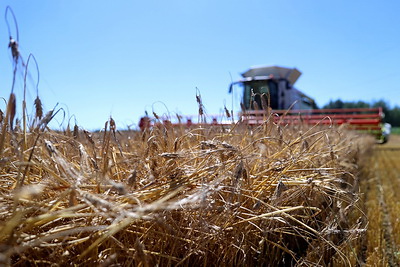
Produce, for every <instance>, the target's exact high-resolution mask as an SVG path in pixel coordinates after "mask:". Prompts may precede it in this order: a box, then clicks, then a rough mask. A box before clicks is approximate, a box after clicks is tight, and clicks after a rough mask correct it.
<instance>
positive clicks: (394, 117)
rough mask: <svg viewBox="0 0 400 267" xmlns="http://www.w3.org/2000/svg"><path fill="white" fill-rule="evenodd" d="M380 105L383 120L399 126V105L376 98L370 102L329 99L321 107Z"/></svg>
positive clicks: (372, 106) (367, 106)
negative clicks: (392, 105) (383, 116)
mask: <svg viewBox="0 0 400 267" xmlns="http://www.w3.org/2000/svg"><path fill="white" fill-rule="evenodd" d="M376 107H381V108H382V110H383V113H385V118H384V121H385V122H387V123H390V124H391V125H392V126H394V127H399V126H400V107H399V106H397V105H396V106H394V107H393V108H392V107H390V105H389V104H388V103H387V102H386V101H385V100H378V101H374V102H372V103H368V102H364V101H361V100H360V101H342V100H340V99H337V100H331V101H329V103H328V104H326V105H324V106H323V107H322V108H376Z"/></svg>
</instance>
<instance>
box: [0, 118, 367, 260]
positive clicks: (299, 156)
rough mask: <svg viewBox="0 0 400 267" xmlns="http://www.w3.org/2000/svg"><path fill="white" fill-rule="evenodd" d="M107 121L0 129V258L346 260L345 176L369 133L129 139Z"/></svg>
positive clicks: (231, 131)
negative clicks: (1, 140) (0, 140)
mask: <svg viewBox="0 0 400 267" xmlns="http://www.w3.org/2000/svg"><path fill="white" fill-rule="evenodd" d="M108 125H109V126H107V124H106V127H105V130H103V131H102V132H100V133H95V134H90V133H88V132H79V133H78V132H77V131H74V132H71V131H69V130H67V131H65V132H64V133H60V132H55V131H51V130H46V131H45V132H43V133H41V134H40V135H38V133H37V132H35V131H32V132H31V133H27V134H26V136H24V134H23V133H22V132H18V131H15V132H13V133H11V132H8V133H7V136H6V140H5V147H4V150H3V151H2V158H1V177H0V190H1V191H0V221H1V226H0V261H1V264H11V265H16V266H18V265H21V266H22V265H48V264H49V265H85V266H90V265H93V266H99V265H103V266H109V265H126V266H128V265H138V266H154V265H160V266H169V265H173V266H177V265H183V266H198V265H204V266H237V265H246V266H255V265H256V266H257V265H258V266H261V265H270V266H275V265H285V266H287V265H312V266H313V265H318V264H321V265H329V264H335V265H354V264H357V263H358V261H359V259H358V255H360V251H361V250H362V248H361V245H360V242H359V240H360V236H362V235H363V234H364V232H365V229H364V228H365V227H366V222H365V218H364V217H363V215H362V212H361V211H359V210H358V207H357V202H358V186H357V173H358V167H359V164H360V159H362V158H363V153H365V148H366V147H369V142H370V139H368V138H360V137H357V136H356V135H354V134H352V133H348V132H344V131H341V130H340V129H334V128H331V129H324V128H319V127H317V126H316V127H313V128H307V127H306V126H302V125H297V126H277V125H275V124H273V123H270V122H266V123H265V124H264V125H262V126H260V127H257V128H251V129H250V128H248V127H247V126H245V125H236V126H234V127H229V128H228V127H222V126H213V127H209V128H192V129H183V128H180V129H178V128H176V129H170V128H169V129H168V128H165V127H163V126H159V127H154V129H152V130H151V131H146V132H143V133H141V132H134V131H130V132H121V133H119V132H118V131H115V125H114V123H113V121H112V120H110V124H108ZM75 130H77V129H75ZM23 139H26V142H25V143H24V142H22V140H23ZM36 139H37V140H38V142H37V144H36V146H35V140H36ZM21 144H23V145H21ZM30 155H31V158H30ZM21 183H23V186H20V184H21Z"/></svg>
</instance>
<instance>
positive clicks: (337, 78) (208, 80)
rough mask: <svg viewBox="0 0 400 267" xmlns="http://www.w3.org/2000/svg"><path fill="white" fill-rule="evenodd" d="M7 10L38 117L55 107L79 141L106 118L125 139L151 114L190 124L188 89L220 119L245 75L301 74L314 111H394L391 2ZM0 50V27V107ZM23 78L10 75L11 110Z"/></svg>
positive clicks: (263, 1)
mask: <svg viewBox="0 0 400 267" xmlns="http://www.w3.org/2000/svg"><path fill="white" fill-rule="evenodd" d="M7 5H9V6H11V8H12V9H13V11H14V13H15V15H16V18H17V22H18V27H19V44H20V51H21V54H22V56H23V57H24V59H25V61H26V59H27V57H28V55H29V54H30V53H32V54H33V55H34V56H35V58H36V59H37V61H38V64H39V68H40V83H39V96H40V97H41V99H42V101H43V103H44V107H45V109H46V110H49V109H51V108H53V106H54V105H56V103H59V105H58V106H59V107H62V108H63V109H64V110H66V111H67V112H68V114H67V116H68V117H70V116H72V115H75V118H76V121H77V123H78V125H80V126H81V127H83V128H86V129H89V130H94V129H100V128H102V127H103V126H104V123H105V121H107V119H108V118H109V117H110V116H112V117H113V118H114V120H115V121H116V123H117V127H119V128H126V127H127V125H131V124H137V122H138V120H139V117H140V116H142V115H143V114H144V112H145V110H147V111H148V112H149V113H151V112H152V109H153V108H154V110H155V111H156V112H157V113H159V114H162V113H165V112H167V108H168V110H169V112H178V113H181V114H196V112H197V104H196V99H195V96H196V87H197V88H199V90H200V92H201V95H202V98H203V102H204V105H205V108H206V111H207V113H209V114H215V113H219V112H220V111H221V109H222V108H223V106H224V103H226V105H227V107H228V108H231V107H230V106H231V103H232V100H231V96H230V95H229V94H228V86H229V84H230V82H231V76H232V79H233V80H237V79H239V78H240V73H242V72H244V71H246V70H247V69H248V68H249V67H251V66H254V65H280V66H285V67H296V68H298V69H299V70H300V71H301V72H302V73H303V74H302V76H301V77H300V79H299V80H298V82H297V83H296V85H295V86H296V87H297V88H298V89H300V90H302V91H303V92H304V93H306V94H308V95H309V96H311V97H313V98H314V99H315V100H316V102H317V104H318V105H319V106H322V105H324V104H326V103H327V102H329V100H331V99H337V98H341V99H342V100H364V101H368V102H370V101H374V100H379V99H385V100H387V101H388V102H389V103H390V105H392V106H394V105H400V98H399V96H400V94H399V88H398V87H399V81H400V69H399V62H400V32H399V26H400V16H399V12H400V1H398V0H386V1H369V0H351V1H349V0H335V1H318V0H313V1H311V0H302V1H298V0H270V1H268V0H246V1H237V0H201V1H194V0H162V1H161V0H159V1H155V0H148V1H135V0H131V1H128V0H126V1H122V0H115V1H103V0H96V1H89V0H87V1H83V0H69V1H63V0H59V1H56V0H37V1H32V0H13V1H11V0H2V1H1V3H0V8H1V10H2V12H3V14H4V12H5V10H6V6H7ZM9 21H10V24H11V25H10V26H11V32H12V34H13V35H14V37H15V27H14V26H13V23H12V19H11V16H9ZM8 41H9V36H8V30H7V24H6V22H5V20H4V19H2V20H0V45H1V46H0V92H1V94H0V96H1V97H5V98H7V97H8V95H9V92H10V88H11V81H12V58H11V52H10V50H9V49H7V46H8ZM1 47H2V48H1ZM30 65H31V66H30V68H29V72H30V79H29V80H30V81H29V83H28V87H27V89H28V92H27V101H28V103H33V101H34V99H35V97H36V88H35V82H36V70H35V68H34V64H30ZM22 76H23V70H22V69H20V70H19V75H18V77H17V79H19V81H18V83H17V87H16V88H15V90H16V93H17V98H18V99H17V101H18V104H19V106H18V108H21V101H22V93H21V92H22V89H23V85H22V84H23V83H22ZM1 103H3V102H1ZM1 103H0V108H1V109H3V110H4V103H3V104H1ZM164 105H165V106H166V107H167V108H166V107H165V106H164ZM30 106H31V105H30ZM28 109H29V111H31V110H32V108H28ZM57 120H59V121H61V120H62V116H60V117H58V118H57ZM73 120H74V119H73Z"/></svg>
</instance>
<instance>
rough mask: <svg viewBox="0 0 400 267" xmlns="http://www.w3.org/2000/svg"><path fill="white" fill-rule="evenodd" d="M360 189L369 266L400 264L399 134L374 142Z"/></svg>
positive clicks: (366, 255)
mask: <svg viewBox="0 0 400 267" xmlns="http://www.w3.org/2000/svg"><path fill="white" fill-rule="evenodd" d="M368 172H369V175H368V177H369V179H368V180H366V181H365V183H364V185H363V187H362V191H363V193H364V204H365V210H366V214H367V216H368V221H369V226H368V231H367V240H366V252H365V253H366V254H365V260H366V263H367V265H368V266H400V136H398V135H393V136H391V139H390V140H389V142H388V143H387V144H384V145H376V146H375V147H374V149H373V155H372V157H371V159H370V161H369V164H368Z"/></svg>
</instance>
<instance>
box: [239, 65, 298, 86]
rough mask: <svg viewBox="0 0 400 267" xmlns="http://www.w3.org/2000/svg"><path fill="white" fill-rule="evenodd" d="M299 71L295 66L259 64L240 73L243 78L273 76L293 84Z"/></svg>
mask: <svg viewBox="0 0 400 267" xmlns="http://www.w3.org/2000/svg"><path fill="white" fill-rule="evenodd" d="M300 75H301V72H300V71H299V70H298V69H296V68H285V67H280V66H261V67H251V68H250V69H249V70H248V71H246V72H244V73H242V76H243V77H244V78H254V77H257V76H264V77H268V76H273V77H274V78H275V79H287V80H288V81H289V82H290V84H291V85H293V84H294V83H295V82H296V81H297V79H298V78H299V77H300Z"/></svg>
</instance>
